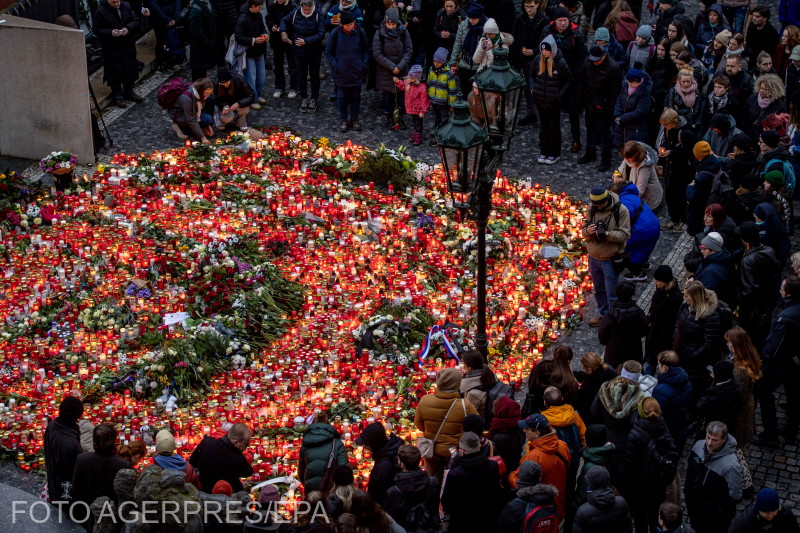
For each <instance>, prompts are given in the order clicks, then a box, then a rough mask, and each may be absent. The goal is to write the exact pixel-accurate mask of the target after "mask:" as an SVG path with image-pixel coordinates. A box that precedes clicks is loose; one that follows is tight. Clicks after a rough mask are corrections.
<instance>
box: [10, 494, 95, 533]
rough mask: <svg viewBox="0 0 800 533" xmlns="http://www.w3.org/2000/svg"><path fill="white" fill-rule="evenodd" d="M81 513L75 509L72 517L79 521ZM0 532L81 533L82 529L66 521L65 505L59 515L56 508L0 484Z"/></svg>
mask: <svg viewBox="0 0 800 533" xmlns="http://www.w3.org/2000/svg"><path fill="white" fill-rule="evenodd" d="M84 512H85V507H83V506H80V507H78V508H76V510H75V517H76V518H77V519H79V520H80V519H81V518H83V514H84ZM0 531H9V532H11V531H20V532H22V531H24V532H25V533H81V532H83V531H84V529H83V527H81V526H80V525H78V524H76V523H75V522H73V521H72V520H70V518H69V514H68V512H67V509H66V506H65V507H64V514H63V515H59V512H58V508H57V507H55V506H53V505H50V504H49V503H47V502H45V501H44V500H40V499H38V498H36V497H34V496H32V495H31V494H29V493H27V492H24V491H22V490H19V489H17V488H14V487H11V486H9V485H5V484H2V483H0Z"/></svg>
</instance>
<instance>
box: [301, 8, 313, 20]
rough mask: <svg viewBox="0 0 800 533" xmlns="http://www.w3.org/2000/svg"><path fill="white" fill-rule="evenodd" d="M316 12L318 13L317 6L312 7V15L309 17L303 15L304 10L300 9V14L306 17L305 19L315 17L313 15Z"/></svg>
mask: <svg viewBox="0 0 800 533" xmlns="http://www.w3.org/2000/svg"><path fill="white" fill-rule="evenodd" d="M316 11H317V6H312V8H311V13H309V14H308V15H306V14H305V13H303V8H300V14H301V15H303V17H305V18H309V17H310V16H312V15H313V14H314V13H315V12H316Z"/></svg>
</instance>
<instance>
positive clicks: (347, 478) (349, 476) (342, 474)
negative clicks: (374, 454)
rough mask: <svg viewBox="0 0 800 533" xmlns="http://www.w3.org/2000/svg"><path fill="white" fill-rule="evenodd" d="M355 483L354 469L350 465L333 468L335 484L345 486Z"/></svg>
mask: <svg viewBox="0 0 800 533" xmlns="http://www.w3.org/2000/svg"><path fill="white" fill-rule="evenodd" d="M354 483H355V478H354V477H353V469H352V468H350V466H349V465H339V466H337V467H336V468H334V469H333V484H334V485H338V486H339V487H345V486H347V485H352V484H354Z"/></svg>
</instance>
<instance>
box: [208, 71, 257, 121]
mask: <svg viewBox="0 0 800 533" xmlns="http://www.w3.org/2000/svg"><path fill="white" fill-rule="evenodd" d="M214 97H215V101H214V105H215V106H216V109H215V112H214V126H215V127H216V128H217V129H218V130H224V129H225V128H226V127H227V126H228V124H230V123H231V122H233V120H234V119H236V128H237V129H239V130H241V131H247V130H248V128H247V114H248V113H249V112H250V104H252V103H253V102H254V100H255V97H254V95H253V89H251V88H250V86H249V85H248V84H247V82H246V81H245V79H244V77H242V76H241V75H239V74H236V73H235V72H231V71H230V70H229V69H227V68H225V67H222V68H220V69H219V71H218V72H217V83H216V85H215V86H214Z"/></svg>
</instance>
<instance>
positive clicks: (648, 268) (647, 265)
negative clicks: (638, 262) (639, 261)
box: [642, 263, 652, 272]
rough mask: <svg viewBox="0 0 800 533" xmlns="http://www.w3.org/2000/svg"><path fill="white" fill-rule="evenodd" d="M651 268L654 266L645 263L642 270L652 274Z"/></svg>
mask: <svg viewBox="0 0 800 533" xmlns="http://www.w3.org/2000/svg"><path fill="white" fill-rule="evenodd" d="M651 268H652V266H651V265H650V263H645V264H644V265H642V270H643V271H645V272H650V269H651Z"/></svg>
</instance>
